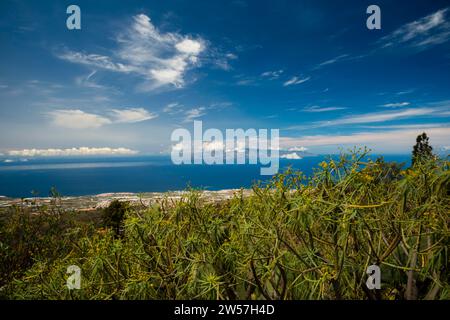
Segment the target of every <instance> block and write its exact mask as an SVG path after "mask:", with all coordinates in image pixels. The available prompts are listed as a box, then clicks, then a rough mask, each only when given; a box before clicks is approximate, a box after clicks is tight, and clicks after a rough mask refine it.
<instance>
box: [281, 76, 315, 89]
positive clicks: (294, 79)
mask: <svg viewBox="0 0 450 320" xmlns="http://www.w3.org/2000/svg"><path fill="white" fill-rule="evenodd" d="M309 79H311V77H306V78H300V77H296V76H295V77H292V78H291V79H289V80H288V81H286V82H284V83H283V86H285V87H287V86H292V85H296V84H300V83H303V82H306V81H308V80H309Z"/></svg>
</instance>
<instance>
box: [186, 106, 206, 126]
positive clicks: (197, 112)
mask: <svg viewBox="0 0 450 320" xmlns="http://www.w3.org/2000/svg"><path fill="white" fill-rule="evenodd" d="M205 114H206V112H205V107H197V108H193V109H190V110H187V111H186V112H185V118H184V121H183V122H191V121H194V120H195V119H197V118H200V117H203V116H204V115H205Z"/></svg>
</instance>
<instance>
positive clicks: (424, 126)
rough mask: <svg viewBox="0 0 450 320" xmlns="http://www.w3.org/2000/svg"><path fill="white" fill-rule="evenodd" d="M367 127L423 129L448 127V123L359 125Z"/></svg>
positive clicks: (449, 125)
mask: <svg viewBox="0 0 450 320" xmlns="http://www.w3.org/2000/svg"><path fill="white" fill-rule="evenodd" d="M361 127H362V128H367V129H420V130H425V129H428V128H440V127H450V124H448V123H420V124H392V125H378V126H368V125H364V126H361Z"/></svg>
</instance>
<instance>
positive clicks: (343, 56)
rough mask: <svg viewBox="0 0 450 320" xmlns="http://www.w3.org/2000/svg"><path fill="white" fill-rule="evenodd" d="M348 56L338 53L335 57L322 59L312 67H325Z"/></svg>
mask: <svg viewBox="0 0 450 320" xmlns="http://www.w3.org/2000/svg"><path fill="white" fill-rule="evenodd" d="M348 57H349V55H348V54H341V55H339V56H337V57H334V58H332V59H329V60H326V61H324V62H322V63H319V64H318V65H317V66H316V67H315V68H314V69H320V68H322V67H325V66H327V65H330V64H334V63H336V62H339V61H342V60H344V59H346V58H348Z"/></svg>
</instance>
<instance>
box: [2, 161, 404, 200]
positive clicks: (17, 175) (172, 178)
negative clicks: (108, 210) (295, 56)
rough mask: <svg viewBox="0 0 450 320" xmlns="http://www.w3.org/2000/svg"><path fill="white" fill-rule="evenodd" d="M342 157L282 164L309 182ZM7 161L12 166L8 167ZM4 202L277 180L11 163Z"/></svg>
mask: <svg viewBox="0 0 450 320" xmlns="http://www.w3.org/2000/svg"><path fill="white" fill-rule="evenodd" d="M379 156H382V157H383V158H384V159H385V160H386V161H389V162H391V161H395V162H398V163H405V166H408V165H409V164H410V158H411V156H410V155H409V154H384V155H375V154H369V155H368V156H367V158H370V159H372V160H375V159H376V158H378V157H379ZM329 157H332V158H336V157H338V155H336V154H335V155H330V154H327V155H325V154H322V155H308V156H305V157H303V158H302V159H295V160H292V159H280V169H279V173H281V172H283V171H284V170H286V169H287V168H288V167H291V168H292V169H294V170H300V171H302V172H303V173H304V174H305V175H307V176H309V175H310V174H311V173H312V172H313V169H314V168H317V167H318V164H319V163H320V162H321V161H323V160H324V159H327V158H329ZM5 160H11V161H6V162H5ZM0 161H1V162H0V180H1V181H2V182H3V183H2V184H1V185H0V196H3V197H8V198H32V197H48V196H50V195H51V194H50V191H51V190H52V189H53V188H54V190H56V191H57V192H58V194H60V195H61V196H95V195H99V194H103V193H146V192H170V191H183V190H186V189H187V188H195V189H202V190H210V191H218V190H228V189H240V188H244V189H245V188H250V187H251V186H252V185H254V184H255V183H258V182H261V183H265V182H267V181H269V180H270V178H271V177H272V176H261V175H260V168H261V165H259V164H258V165H250V164H242V165H238V164H233V165H227V164H223V165H217V164H214V165H206V164H200V165H198V164H182V165H175V164H173V163H172V161H171V158H170V156H168V155H133V156H114V157H112V156H104V157H100V156H89V157H86V156H84V157H36V158H24V157H8V158H7V159H6V158H2V159H1V160H0Z"/></svg>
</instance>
